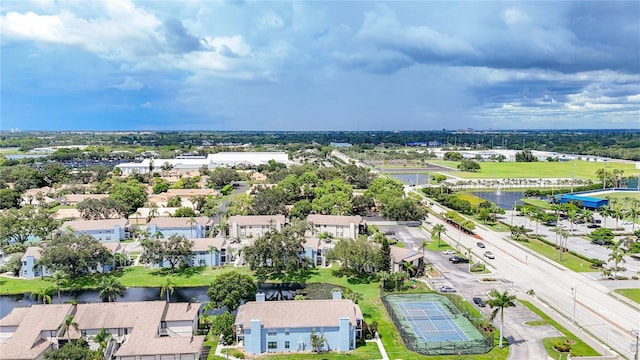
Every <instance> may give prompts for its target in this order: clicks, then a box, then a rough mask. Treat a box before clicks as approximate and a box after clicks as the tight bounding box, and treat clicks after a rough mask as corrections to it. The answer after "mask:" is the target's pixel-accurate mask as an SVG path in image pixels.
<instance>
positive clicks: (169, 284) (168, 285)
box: [160, 276, 176, 302]
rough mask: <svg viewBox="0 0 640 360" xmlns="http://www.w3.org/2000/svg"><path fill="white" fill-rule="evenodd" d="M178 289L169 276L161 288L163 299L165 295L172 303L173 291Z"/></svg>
mask: <svg viewBox="0 0 640 360" xmlns="http://www.w3.org/2000/svg"><path fill="white" fill-rule="evenodd" d="M175 289H176V282H175V281H174V280H173V278H172V277H170V276H167V278H166V279H165V281H164V283H162V286H161V287H160V297H163V296H164V295H165V294H166V295H167V302H171V300H170V299H169V297H170V296H171V295H173V291H174V290H175Z"/></svg>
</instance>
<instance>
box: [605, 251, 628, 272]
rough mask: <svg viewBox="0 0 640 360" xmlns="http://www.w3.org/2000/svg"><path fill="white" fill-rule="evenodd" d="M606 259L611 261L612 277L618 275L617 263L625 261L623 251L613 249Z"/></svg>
mask: <svg viewBox="0 0 640 360" xmlns="http://www.w3.org/2000/svg"><path fill="white" fill-rule="evenodd" d="M607 261H613V277H614V278H616V277H617V276H618V264H620V263H624V262H626V260H625V259H624V251H621V250H620V249H614V250H613V251H612V252H611V254H609V258H607Z"/></svg>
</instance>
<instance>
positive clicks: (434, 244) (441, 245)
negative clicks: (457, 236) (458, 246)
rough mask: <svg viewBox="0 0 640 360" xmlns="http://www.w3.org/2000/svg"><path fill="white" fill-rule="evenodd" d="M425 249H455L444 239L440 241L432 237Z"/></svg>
mask: <svg viewBox="0 0 640 360" xmlns="http://www.w3.org/2000/svg"><path fill="white" fill-rule="evenodd" d="M425 249H427V250H432V251H444V250H453V248H452V247H451V246H450V245H449V244H447V242H446V241H444V240H442V239H440V241H438V239H432V240H431V242H430V243H429V245H428V246H427V247H426V248H425Z"/></svg>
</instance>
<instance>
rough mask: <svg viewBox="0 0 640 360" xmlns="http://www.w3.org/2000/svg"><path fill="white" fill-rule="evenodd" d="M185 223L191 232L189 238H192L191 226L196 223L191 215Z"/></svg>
mask: <svg viewBox="0 0 640 360" xmlns="http://www.w3.org/2000/svg"><path fill="white" fill-rule="evenodd" d="M187 224H189V231H190V234H191V238H192V239H193V228H194V226H195V224H196V219H195V218H194V217H193V216H190V217H189V220H187Z"/></svg>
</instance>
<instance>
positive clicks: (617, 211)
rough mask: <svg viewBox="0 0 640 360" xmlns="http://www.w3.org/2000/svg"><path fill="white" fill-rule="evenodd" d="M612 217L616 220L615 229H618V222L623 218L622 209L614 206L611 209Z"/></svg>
mask: <svg viewBox="0 0 640 360" xmlns="http://www.w3.org/2000/svg"><path fill="white" fill-rule="evenodd" d="M613 217H614V218H615V219H616V228H618V221H620V219H622V218H623V217H624V209H623V208H622V207H621V206H616V207H615V208H614V209H613Z"/></svg>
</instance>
